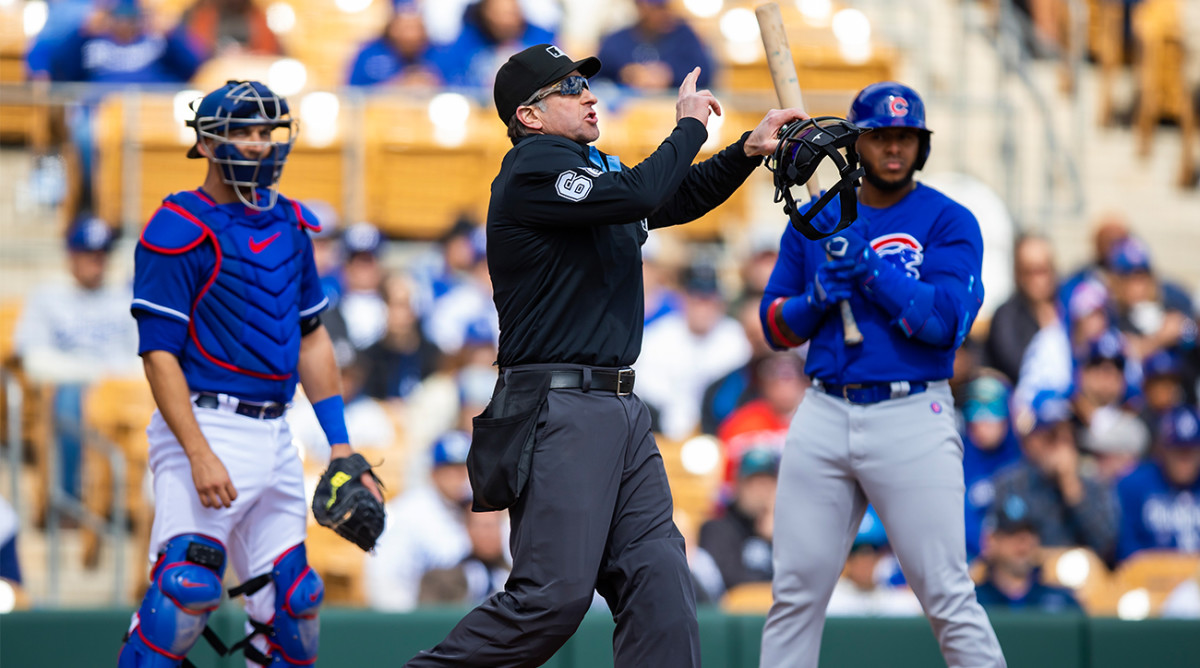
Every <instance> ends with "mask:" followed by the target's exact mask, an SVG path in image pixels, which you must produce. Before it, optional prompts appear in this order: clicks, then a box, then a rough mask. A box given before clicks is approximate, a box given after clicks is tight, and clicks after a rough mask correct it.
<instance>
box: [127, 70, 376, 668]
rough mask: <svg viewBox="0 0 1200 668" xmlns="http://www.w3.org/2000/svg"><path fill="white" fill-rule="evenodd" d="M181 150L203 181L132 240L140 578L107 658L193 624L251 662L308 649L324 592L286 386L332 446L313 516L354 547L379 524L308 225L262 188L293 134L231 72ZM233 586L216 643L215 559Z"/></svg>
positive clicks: (281, 109) (164, 649)
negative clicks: (142, 527) (147, 490)
mask: <svg viewBox="0 0 1200 668" xmlns="http://www.w3.org/2000/svg"><path fill="white" fill-rule="evenodd" d="M194 108H195V110H196V116H195V119H194V120H191V121H189V122H188V125H189V126H191V127H193V128H195V130H196V144H195V146H193V147H192V148H191V150H190V151H188V157H189V158H203V159H205V160H207V161H208V165H207V167H208V171H207V174H206V176H205V180H204V185H203V186H201V187H200V188H197V189H196V190H191V191H187V192H179V193H175V194H173V195H170V196H168V197H167V198H166V199H165V200H163V204H162V207H161V208H159V210H158V211H157V212H155V214H154V216H153V217H151V219H150V222H149V223H148V224H147V225H146V228H145V230H144V231H143V232H142V236H141V239H140V241H139V243H138V247H137V251H136V255H135V261H136V269H135V274H134V299H133V305H132V311H133V316H134V317H135V318H136V319H137V323H138V335H139V354H140V355H141V356H142V360H143V365H144V366H145V370H146V377H147V379H148V380H149V382H150V387H151V389H152V390H153V392H154V399H155V403H156V404H157V405H158V410H157V411H156V412H155V414H154V416H153V418H152V420H151V423H150V427H149V429H148V430H147V434H148V436H149V440H150V470H151V471H152V472H153V474H154V497H155V514H154V526H153V528H152V530H151V539H150V546H151V553H150V558H151V561H152V562H153V564H154V566H153V568H152V569H151V571H150V580H151V584H150V588H149V589H148V590H147V592H146V596H145V598H144V599H143V601H142V604H141V607H140V608H139V609H138V611H137V612H136V613H135V614H134V615H133V621H132V624H131V625H130V628H129V632H128V634H127V635H126V642H125V645H124V647H122V649H121V654H120V658H119V659H118V665H119V666H120V668H133V667H139V668H140V667H154V668H159V667H163V668H165V667H170V666H181V665H185V664H187V659H186V658H185V657H186V655H187V653H188V652H189V651H190V650H191V649H192V646H193V645H194V644H195V643H196V641H197V640H198V639H199V637H200V635H201V634H203V635H204V636H205V637H206V638H207V639H208V640H209V641H210V642H211V643H212V644H213V647H214V648H215V649H216V650H217V652H218V653H220V654H225V653H226V652H227V651H230V650H232V651H237V650H242V651H243V652H244V654H245V657H246V659H247V663H248V664H260V665H263V666H308V665H312V664H313V663H314V662H315V661H316V658H317V644H318V621H317V608H318V607H319V606H320V604H321V600H322V598H323V594H324V588H323V585H322V583H321V578H320V577H318V576H317V574H316V572H315V571H313V570H312V568H310V567H309V566H308V559H307V556H306V554H305V549H304V538H305V531H306V529H305V525H306V520H307V517H306V514H307V511H306V506H307V503H306V502H305V498H304V483H303V479H302V476H303V471H302V468H301V464H300V459H299V457H298V456H297V454H296V448H295V447H294V446H293V445H292V437H291V433H290V431H289V429H288V424H287V422H286V421H285V420H283V419H281V418H282V417H283V415H284V411H285V410H286V408H287V405H286V404H287V402H288V401H289V400H290V399H291V397H292V395H293V394H294V392H295V389H296V382H297V381H299V382H301V383H303V384H304V389H305V391H306V393H307V394H308V396H309V397H310V398H311V399H312V400H313V408H314V409H315V411H316V414H317V417H318V419H319V420H320V423H321V427H322V428H323V429H324V431H325V433H326V435H327V436H328V439H329V442H330V443H332V444H333V446H332V448H331V451H330V458H331V459H330V465H329V469H328V470H327V471H326V472H325V475H324V476H323V477H322V479H321V482H320V483H319V486H318V489H317V493H316V496H315V498H314V502H313V511H314V513H316V516H317V520H318V521H319V522H321V523H322V524H324V525H326V526H330V527H332V528H333V529H334V530H335V531H337V532H338V533H339V534H341V535H342V536H344V537H346V538H347V539H349V540H351V541H353V542H354V543H356V544H357V545H359V546H360V547H362V548H363V549H370V548H371V547H372V546H373V545H374V543H375V539H376V538H377V537H378V535H379V533H380V532H381V531H382V530H383V518H384V515H383V512H384V511H383V505H382V498H381V496H380V494H379V488H378V482H377V480H376V478H375V477H374V475H373V474H372V473H371V468H370V466H369V465H368V464H367V463H366V461H365V460H363V458H362V456H361V455H359V454H355V453H354V452H353V450H352V449H351V448H350V445H349V439H348V437H347V434H346V424H345V419H344V415H343V405H342V397H341V387H340V380H339V376H338V372H337V366H336V364H335V362H334V356H333V344H332V343H331V342H330V338H329V335H328V333H327V332H326V331H325V329H324V327H322V325H321V320H320V317H319V315H318V314H319V313H320V312H321V310H322V309H324V308H325V306H326V304H327V299H326V298H325V296H324V294H323V292H322V290H321V284H320V281H319V279H318V277H317V272H316V267H315V265H314V263H313V251H312V242H311V241H310V239H309V235H308V232H309V231H311V230H317V229H319V226H318V224H317V221H316V218H315V217H314V216H313V215H312V212H310V211H309V210H308V209H306V208H305V207H304V206H302V205H300V204H299V203H297V202H295V201H292V200H289V199H287V198H285V197H283V196H282V195H280V194H279V193H278V192H277V191H276V190H275V184H276V183H277V182H278V180H279V175H280V173H281V171H282V170H283V166H284V163H285V162H286V160H287V155H288V153H289V151H290V149H291V147H292V143H293V142H294V141H295V137H296V129H297V127H296V122H295V121H294V120H293V119H292V118H291V116H290V114H289V113H288V105H287V102H286V101H285V100H284V99H282V98H280V97H278V96H277V95H275V94H274V93H273V92H271V90H270V89H268V88H267V87H266V86H264V85H263V84H261V83H258V82H255V81H230V82H229V83H227V84H226V85H225V86H222V87H221V88H219V89H218V90H216V91H214V92H212V93H209V94H208V95H206V96H204V98H203V99H202V100H201V101H200V102H199V105H198V106H196V107H194ZM227 554H228V556H229V557H230V561H231V562H232V565H233V568H234V571H235V572H236V573H237V576H238V578H239V579H240V580H241V582H242V584H241V585H240V586H239V587H236V588H234V589H233V590H231V591H230V595H231V596H237V595H245V596H246V606H245V607H246V613H247V614H248V616H249V621H248V624H247V631H248V632H249V635H248V636H247V637H246V638H244V639H242V640H241V641H239V642H237V643H236V644H234V645H233V646H232V647H231V648H229V650H227V649H226V648H225V646H224V645H223V644H222V643H221V642H220V640H218V639H217V638H216V636H215V635H213V634H212V633H211V632H210V631H208V629H206V627H205V624H206V622H207V619H208V616H209V614H210V613H211V612H212V611H213V610H215V609H216V608H217V606H218V605H219V604H220V602H221V593H222V592H221V590H222V585H221V579H222V576H223V575H224V573H225V564H226V555H227Z"/></svg>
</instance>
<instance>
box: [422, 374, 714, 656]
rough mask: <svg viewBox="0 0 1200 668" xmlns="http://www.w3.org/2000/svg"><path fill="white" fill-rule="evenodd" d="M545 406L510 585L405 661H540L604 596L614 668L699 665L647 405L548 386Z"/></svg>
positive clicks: (679, 548) (683, 569)
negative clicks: (609, 612) (439, 639)
mask: <svg viewBox="0 0 1200 668" xmlns="http://www.w3.org/2000/svg"><path fill="white" fill-rule="evenodd" d="M545 411H546V413H545V415H544V417H545V421H544V423H539V425H538V441H537V445H536V446H535V449H534V452H533V466H532V469H531V471H530V474H529V484H528V486H527V487H526V488H525V491H524V493H523V494H522V496H521V498H520V500H519V501H518V502H517V504H516V505H515V506H513V507H512V509H511V511H510V513H511V518H512V538H511V543H512V554H513V570H512V575H511V576H510V577H509V579H508V583H507V584H505V586H504V591H503V592H501V593H499V594H496V595H495V596H493V597H491V598H489V599H488V600H487V601H485V602H484V603H483V604H481V605H480V606H479V607H477V608H475V609H474V610H472V611H471V612H470V613H468V614H467V616H466V617H464V618H463V619H462V621H461V622H459V623H458V625H457V626H455V627H454V629H453V630H452V631H450V634H449V635H447V636H446V639H445V640H443V641H442V642H441V643H440V644H439V645H438V646H437V647H434V648H433V649H431V650H428V651H425V652H421V653H420V654H419V655H418V656H416V657H415V658H413V659H412V660H411V661H409V662H408V663H407V664H406V666H408V668H451V667H453V668H464V667H467V666H480V667H483V666H486V667H488V668H532V667H533V666H540V665H542V664H543V663H545V662H546V661H547V660H548V659H549V658H550V657H551V656H552V655H553V654H554V653H555V652H556V651H557V650H558V649H559V647H561V646H562V645H563V643H565V642H566V641H567V639H568V638H570V637H571V634H573V633H574V632H575V629H576V627H578V626H579V623H580V622H581V621H582V620H583V616H584V613H586V612H587V610H588V606H589V605H590V604H591V602H592V592H593V591H599V592H600V594H601V595H602V596H604V598H605V599H606V600H607V601H608V605H609V608H611V609H612V612H613V619H614V620H615V621H616V624H617V627H616V631H615V632H614V633H613V659H614V665H615V666H617V668H640V667H641V666H653V667H654V668H698V666H699V665H700V633H699V628H698V626H697V622H696V600H695V594H694V592H693V590H692V580H691V574H690V571H689V570H688V565H687V558H686V557H685V555H684V549H683V536H682V535H680V533H679V530H678V529H677V528H676V527H675V522H674V521H673V520H672V517H671V516H672V505H671V490H670V487H669V486H668V485H667V474H666V471H665V469H664V468H663V461H662V456H661V455H660V454H659V452H658V446H657V445H655V443H654V436H653V435H652V434H651V433H650V413H649V411H648V410H647V408H646V405H645V404H643V403H642V401H641V399H638V398H637V397H636V396H632V395H630V396H621V397H618V396H616V395H615V394H614V393H612V392H584V391H582V390H551V391H550V397H549V399H548V400H547V405H546V409H545Z"/></svg>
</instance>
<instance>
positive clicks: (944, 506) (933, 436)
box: [759, 381, 1005, 668]
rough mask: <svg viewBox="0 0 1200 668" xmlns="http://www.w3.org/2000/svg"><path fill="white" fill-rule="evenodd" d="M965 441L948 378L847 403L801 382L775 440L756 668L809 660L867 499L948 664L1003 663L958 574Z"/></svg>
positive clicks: (962, 548)
mask: <svg viewBox="0 0 1200 668" xmlns="http://www.w3.org/2000/svg"><path fill="white" fill-rule="evenodd" d="M963 491H964V485H963V470H962V440H961V439H960V438H959V436H958V432H957V431H956V430H955V427H954V400H953V399H952V398H951V396H950V390H949V387H948V386H947V384H946V383H945V382H944V381H942V382H938V383H933V384H931V385H930V388H929V389H928V390H927V391H925V392H923V393H921V394H916V395H913V396H910V397H904V398H901V399H892V400H889V401H883V402H880V403H877V404H872V405H866V406H856V405H851V404H849V403H847V402H845V401H843V400H842V399H840V398H836V397H832V396H830V395H828V394H825V393H824V392H822V391H820V390H818V389H816V388H810V389H809V390H808V392H807V393H806V394H805V396H804V401H803V403H801V404H800V408H799V409H798V410H797V411H796V416H795V418H794V419H793V420H792V425H791V429H790V430H789V432H788V436H787V443H786V445H785V446H784V452H783V461H782V464H781V468H780V474H779V491H778V494H777V498H776V501H775V538H774V546H775V554H774V561H775V579H774V583H773V585H772V587H773V590H774V604H773V605H772V606H771V611H770V613H769V614H768V615H767V624H766V628H765V629H764V630H763V639H762V659H761V662H760V664H759V665H760V666H762V668H782V667H785V666H786V667H787V668H815V666H816V665H817V658H818V656H819V655H820V651H821V632H822V630H823V629H824V627H825V608H826V606H827V605H828V604H829V597H830V595H831V594H832V592H833V587H834V584H835V583H836V582H837V579H838V575H839V574H840V573H841V570H842V566H843V565H844V564H845V562H846V555H847V554H849V552H850V546H851V544H852V543H853V541H854V536H855V534H856V533H857V531H858V525H859V522H861V521H862V516H863V512H864V511H865V510H866V506H867V503H868V502H869V503H871V504H872V505H873V506H874V507H875V510H876V512H878V513H879V518H880V519H881V520H882V521H883V525H884V528H885V529H886V530H887V536H888V541H889V542H890V544H891V547H892V550H893V551H894V552H895V554H896V557H897V558H898V559H899V561H900V566H901V568H902V569H903V570H904V575H905V577H906V578H907V579H908V582H909V584H910V585H912V588H913V591H914V592H915V593H916V595H917V598H918V599H920V601H921V605H922V606H923V607H924V608H925V615H926V616H927V617H928V618H929V623H930V625H932V626H933V633H934V635H935V636H936V637H937V641H938V644H939V645H940V646H941V649H942V656H943V657H945V659H946V663H947V664H948V665H949V666H950V667H951V668H1002V667H1003V666H1005V662H1004V655H1003V654H1002V653H1001V651H1000V644H999V642H997V640H996V634H995V633H994V632H993V631H992V627H991V624H990V623H989V622H988V618H987V615H986V614H985V613H984V611H983V608H982V607H981V606H980V605H979V603H978V602H976V600H975V586H974V584H973V583H972V582H971V578H970V576H969V575H968V573H967V554H966V544H965V538H964V531H965V529H964V520H963Z"/></svg>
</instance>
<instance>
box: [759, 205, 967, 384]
mask: <svg viewBox="0 0 1200 668" xmlns="http://www.w3.org/2000/svg"><path fill="white" fill-rule="evenodd" d="M809 206H811V202H810V203H809ZM840 211H841V204H840V202H839V201H838V198H837V197H834V198H833V200H832V201H830V202H829V204H828V205H827V206H825V207H824V208H823V209H821V211H820V212H818V213H817V215H816V217H815V220H814V224H815V225H816V226H817V227H818V228H819V229H827V230H831V229H834V227H836V224H837V221H838V217H839V215H840ZM858 211H859V214H858V220H857V221H856V222H855V223H854V225H853V227H852V228H851V229H853V230H854V231H855V232H857V233H858V234H860V235H861V236H862V237H863V238H865V239H867V240H868V241H869V242H870V244H871V246H872V247H873V248H874V249H875V252H876V253H877V254H878V255H879V256H880V257H881V258H883V259H885V260H888V261H890V262H891V263H893V264H894V265H895V266H896V267H897V268H899V269H900V270H901V271H903V272H904V273H905V274H906V275H907V276H908V278H911V279H914V280H919V281H921V282H923V283H928V284H931V285H933V286H934V287H935V289H937V291H938V293H939V294H938V297H937V298H936V300H935V304H937V305H938V306H937V307H938V308H944V309H945V310H946V311H947V312H946V313H945V315H946V316H947V317H946V320H947V321H948V322H952V323H953V330H954V332H955V336H954V343H953V345H947V346H933V345H930V344H928V343H924V342H922V341H919V340H917V339H916V338H910V335H909V334H908V333H907V332H906V330H905V329H904V328H903V327H902V326H901V324H902V323H897V322H894V321H893V320H892V319H891V318H889V316H888V315H887V313H885V312H884V311H883V309H882V308H880V307H879V306H876V305H875V303H874V302H872V301H869V300H868V298H867V297H866V296H865V295H864V294H863V293H862V290H861V289H856V290H855V292H854V294H853V295H852V297H851V299H850V305H851V308H852V309H853V310H854V317H855V320H856V321H857V322H858V326H859V329H861V330H862V333H863V343H862V344H861V345H856V346H846V345H845V343H843V341H842V337H843V334H842V321H841V318H839V317H838V315H837V314H838V309H836V308H832V309H829V311H828V312H827V313H826V314H825V317H824V320H823V321H822V322H821V325H820V326H819V327H818V328H817V330H816V331H815V332H814V333H813V334H812V336H811V338H810V340H811V344H810V347H809V351H808V362H807V364H806V365H805V371H806V372H807V373H808V375H809V376H810V377H813V378H818V379H820V380H822V381H824V382H826V383H833V384H837V385H843V384H848V383H883V382H893V381H910V382H915V381H934V380H942V379H946V378H949V377H950V376H952V375H953V371H954V351H955V348H957V347H958V345H959V344H960V343H961V342H962V339H963V337H965V336H966V333H967V332H968V331H969V330H970V327H971V324H972V323H973V322H974V319H975V315H976V314H977V313H978V312H979V306H980V303H981V302H982V300H983V286H982V282H981V280H980V271H981V269H982V266H983V237H982V235H981V234H980V232H979V223H978V222H977V221H976V220H975V216H973V215H972V214H971V212H970V211H968V210H967V209H966V207H964V206H962V205H961V204H958V203H957V202H955V201H954V200H952V199H950V198H949V197H947V196H945V195H943V194H942V193H940V192H938V191H936V190H934V189H933V188H930V187H928V186H925V185H922V184H920V183H918V184H916V188H915V189H914V190H913V191H912V192H910V193H909V194H908V195H907V196H905V197H904V199H902V200H900V201H899V202H897V203H896V204H893V205H892V206H890V207H887V208H883V209H880V208H875V207H871V206H865V205H863V204H861V203H860V204H859V205H858ZM824 262H826V258H825V251H824V248H823V246H822V245H821V242H819V241H810V240H809V239H807V238H805V237H804V236H803V235H802V234H800V232H798V231H796V229H795V228H793V227H791V226H790V225H789V226H788V227H787V228H786V229H785V230H784V233H783V238H782V240H781V241H780V250H779V259H778V260H777V261H776V263H775V269H774V271H772V272H771V279H770V280H769V281H768V282H767V288H766V292H765V296H764V298H763V313H764V316H765V313H766V307H767V305H769V304H770V303H771V302H772V301H774V300H775V299H777V298H779V297H795V296H798V295H803V294H804V293H805V291H806V290H807V289H808V288H809V283H810V282H811V281H812V280H813V278H814V276H815V275H816V271H817V268H818V267H819V266H820V265H821V264H823V263H824ZM767 338H768V340H771V336H770V333H769V332H768V337H767Z"/></svg>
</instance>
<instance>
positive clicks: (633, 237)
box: [487, 118, 762, 368]
mask: <svg viewBox="0 0 1200 668" xmlns="http://www.w3.org/2000/svg"><path fill="white" fill-rule="evenodd" d="M748 134H749V133H747V134H746V135H743V136H742V137H741V139H739V140H738V141H737V142H735V143H734V144H732V145H731V146H729V147H727V148H725V149H724V150H722V151H721V152H720V153H718V154H716V155H714V156H713V157H712V158H710V159H708V160H705V161H704V162H701V163H699V164H696V165H692V160H694V159H695V157H696V154H697V152H699V150H700V146H701V145H702V144H703V143H704V141H705V140H706V139H707V138H708V131H707V129H706V128H705V126H704V124H703V123H701V122H700V121H698V120H696V119H694V118H684V119H682V120H680V121H679V123H678V125H676V127H675V129H674V131H672V132H671V135H670V136H669V137H667V139H666V141H664V142H663V143H662V144H661V145H660V146H659V147H658V150H656V151H655V152H654V153H653V154H652V155H650V157H648V158H646V159H645V160H644V161H642V162H641V163H640V164H639V165H637V166H636V167H634V168H632V169H623V168H622V167H621V165H620V163H619V162H617V161H616V159H615V157H610V156H606V155H604V154H603V153H600V152H599V151H597V150H596V149H595V148H592V147H589V146H587V145H581V144H579V143H576V142H574V141H571V140H570V139H565V138H563V137H558V136H552V135H533V136H530V137H525V138H523V139H521V140H520V141H519V142H518V143H517V145H516V146H514V147H513V148H512V150H510V151H509V152H508V154H507V155H506V156H505V157H504V162H503V164H502V165H501V167H500V173H499V175H497V176H496V179H495V181H493V182H492V196H491V202H490V203H489V206H488V217H487V259H488V267H489V270H490V273H491V276H492V283H493V289H494V291H495V301H496V308H497V310H498V311H499V313H500V345H499V364H500V366H501V367H502V368H504V367H510V366H514V365H520V364H532V363H568V364H585V365H590V366H601V367H623V366H629V365H631V364H633V362H634V361H635V360H636V359H637V356H638V353H639V352H640V350H641V347H642V327H643V319H644V302H643V300H644V297H643V294H642V264H641V245H642V244H643V243H644V242H645V241H646V235H647V231H648V230H649V229H654V228H658V227H666V226H668V225H678V224H680V223H686V222H688V221H691V220H694V219H696V218H698V217H700V216H702V215H704V214H705V213H707V212H708V211H709V210H711V209H712V208H713V207H716V206H717V205H719V204H720V203H721V202H724V201H725V199H726V198H727V197H729V195H730V194H731V193H733V191H734V190H736V189H737V187H738V186H740V185H741V184H742V182H743V181H745V180H746V177H747V176H749V175H750V172H752V171H753V170H754V168H755V167H756V166H757V165H758V164H759V163H760V162H761V160H762V159H761V158H759V157H747V156H746V154H745V151H744V149H743V145H744V142H745V141H746V137H747V136H748Z"/></svg>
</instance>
